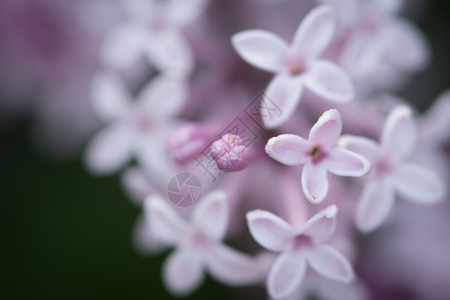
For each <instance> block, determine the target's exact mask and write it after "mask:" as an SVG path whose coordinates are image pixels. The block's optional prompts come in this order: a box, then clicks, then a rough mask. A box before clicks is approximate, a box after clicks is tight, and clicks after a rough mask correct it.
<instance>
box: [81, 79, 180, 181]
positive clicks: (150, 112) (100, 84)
mask: <svg viewBox="0 0 450 300" xmlns="http://www.w3.org/2000/svg"><path fill="white" fill-rule="evenodd" d="M186 94H187V89H186V86H185V85H184V83H183V82H182V81H178V80H174V79H169V78H164V77H159V78H155V79H154V80H153V81H151V82H149V83H148V84H147V85H146V86H145V87H144V88H143V90H142V91H141V92H140V94H139V95H138V97H137V99H136V100H134V101H132V99H131V95H130V93H129V91H128V90H127V89H126V87H125V86H124V83H123V82H122V81H121V80H120V79H119V78H118V77H117V76H115V75H114V74H113V73H107V72H102V73H98V74H96V76H95V77H94V80H93V86H92V98H93V105H94V109H95V111H96V112H97V114H98V115H99V117H100V118H102V119H103V120H104V121H106V122H109V124H108V126H107V127H106V128H105V129H103V130H101V131H100V132H99V133H98V134H97V135H96V136H95V137H94V139H93V140H92V141H91V142H90V143H89V145H88V148H87V152H86V166H87V167H88V168H89V169H90V170H91V171H92V172H94V173H98V174H109V173H113V172H115V171H117V170H119V169H120V168H121V167H122V166H124V165H125V163H126V162H128V161H129V160H130V159H131V158H132V157H134V156H136V157H137V158H138V159H145V157H146V156H151V155H152V153H155V148H156V147H155V145H154V144H155V143H163V144H165V141H164V140H160V138H159V137H158V135H157V134H158V131H160V130H161V129H162V126H163V125H164V124H165V123H167V117H169V116H174V115H175V114H176V113H177V112H178V111H179V110H180V109H181V108H182V105H183V102H184V101H185V98H186Z"/></svg>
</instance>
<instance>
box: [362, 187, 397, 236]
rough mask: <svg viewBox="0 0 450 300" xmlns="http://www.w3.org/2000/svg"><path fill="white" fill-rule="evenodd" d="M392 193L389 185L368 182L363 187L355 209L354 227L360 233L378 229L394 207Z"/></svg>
mask: <svg viewBox="0 0 450 300" xmlns="http://www.w3.org/2000/svg"><path fill="white" fill-rule="evenodd" d="M394 196H395V195H394V191H393V189H392V187H391V186H390V185H389V184H385V183H384V184H383V183H378V182H370V183H367V185H366V186H365V187H364V190H363V194H362V196H361V199H360V200H359V203H358V207H357V209H356V215H355V218H356V225H357V226H358V228H359V230H361V231H362V232H369V231H372V230H375V229H376V228H378V227H379V226H380V225H381V224H382V223H383V222H384V221H385V220H386V218H387V217H388V215H389V213H390V212H391V210H392V207H393V206H394V200H395V197H394Z"/></svg>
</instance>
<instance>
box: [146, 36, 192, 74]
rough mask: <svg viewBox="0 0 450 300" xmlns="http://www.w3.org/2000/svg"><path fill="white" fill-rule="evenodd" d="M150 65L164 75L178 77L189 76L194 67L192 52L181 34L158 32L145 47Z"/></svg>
mask: <svg viewBox="0 0 450 300" xmlns="http://www.w3.org/2000/svg"><path fill="white" fill-rule="evenodd" d="M145 50H146V54H147V56H148V59H149V60H150V63H151V64H152V65H153V66H155V67H156V68H157V69H158V70H159V71H161V72H163V73H170V74H173V75H175V76H178V77H183V76H185V75H186V74H188V73H189V72H190V71H191V70H192V68H193V65H194V57H193V54H192V50H191V47H190V45H189V44H188V42H187V41H186V39H185V38H184V37H183V35H182V34H181V32H178V31H177V30H165V31H163V32H158V33H157V34H155V35H154V36H153V37H152V39H148V40H147V42H146V45H145Z"/></svg>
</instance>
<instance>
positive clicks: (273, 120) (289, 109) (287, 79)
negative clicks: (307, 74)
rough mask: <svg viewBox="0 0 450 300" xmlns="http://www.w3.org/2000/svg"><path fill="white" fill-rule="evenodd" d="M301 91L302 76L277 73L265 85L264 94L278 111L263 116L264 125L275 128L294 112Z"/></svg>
mask: <svg viewBox="0 0 450 300" xmlns="http://www.w3.org/2000/svg"><path fill="white" fill-rule="evenodd" d="M302 91H303V83H302V76H290V75H288V74H278V75H276V76H275V77H274V78H273V79H272V81H271V82H270V83H269V85H268V86H267V89H266V92H265V95H266V96H267V98H268V99H270V101H272V102H273V103H274V104H275V105H276V106H277V107H278V109H279V111H280V112H275V113H270V114H268V115H267V116H265V115H264V116H263V117H262V120H263V122H264V126H266V127H267V128H275V127H278V126H280V125H282V124H283V123H284V122H286V121H287V120H288V119H289V118H290V117H291V116H292V114H293V113H294V111H295V108H296V107H297V104H298V103H299V101H300V98H301V96H302Z"/></svg>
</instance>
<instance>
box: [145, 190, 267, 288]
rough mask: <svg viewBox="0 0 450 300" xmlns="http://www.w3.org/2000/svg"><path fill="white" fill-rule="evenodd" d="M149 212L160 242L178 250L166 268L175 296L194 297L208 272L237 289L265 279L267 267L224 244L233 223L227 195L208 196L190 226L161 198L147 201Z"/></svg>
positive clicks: (168, 280) (165, 271)
mask: <svg viewBox="0 0 450 300" xmlns="http://www.w3.org/2000/svg"><path fill="white" fill-rule="evenodd" d="M145 209H146V213H147V216H148V218H149V220H150V221H149V222H150V226H151V230H152V232H153V233H154V234H155V236H156V237H157V239H158V240H159V241H160V242H161V243H162V244H166V245H168V246H175V247H176V250H175V251H174V252H172V254H171V255H170V256H169V257H168V258H167V260H166V261H165V263H164V266H163V279H164V282H165V284H166V286H167V288H168V289H169V291H171V292H172V293H174V294H176V295H186V294H189V293H191V292H192V291H193V290H195V289H196V288H197V287H198V286H199V285H200V284H201V283H202V281H203V277H204V270H205V269H206V270H208V271H209V273H210V274H211V275H212V276H214V277H215V278H216V279H218V280H219V281H221V282H224V283H226V284H229V285H235V286H239V285H248V284H255V283H258V282H259V281H261V279H262V278H263V276H264V270H263V269H264V268H263V265H261V266H259V264H258V263H257V262H258V261H257V260H256V259H253V258H252V257H250V256H248V255H245V254H243V253H240V252H238V251H236V250H234V249H232V248H230V247H228V246H227V245H225V244H223V242H222V239H223V238H224V236H225V233H226V230H227V227H228V219H229V211H228V204H227V200H226V195H225V194H224V193H223V192H221V191H215V192H211V193H210V194H208V195H207V196H205V197H204V198H203V199H202V200H201V201H200V203H199V204H198V206H196V207H195V209H194V211H193V212H192V216H191V221H190V222H187V221H186V220H184V219H182V218H181V217H180V216H179V215H177V214H176V213H175V211H174V210H173V209H172V208H171V207H170V206H169V205H168V204H167V203H166V202H165V201H164V200H163V199H161V198H160V197H157V196H153V197H150V198H149V199H148V200H147V201H146V204H145Z"/></svg>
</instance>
